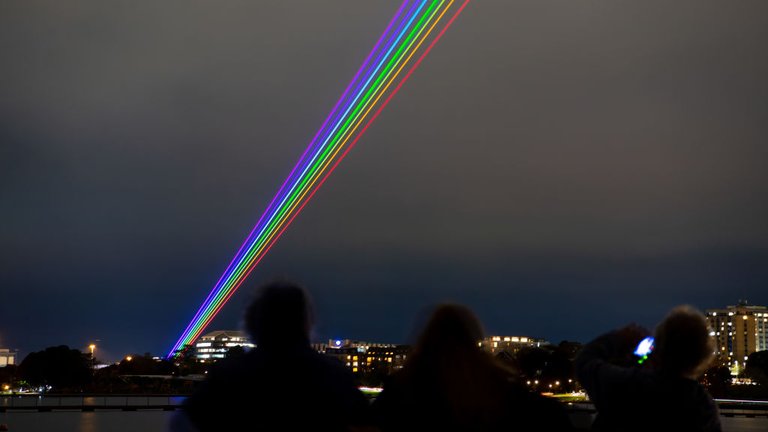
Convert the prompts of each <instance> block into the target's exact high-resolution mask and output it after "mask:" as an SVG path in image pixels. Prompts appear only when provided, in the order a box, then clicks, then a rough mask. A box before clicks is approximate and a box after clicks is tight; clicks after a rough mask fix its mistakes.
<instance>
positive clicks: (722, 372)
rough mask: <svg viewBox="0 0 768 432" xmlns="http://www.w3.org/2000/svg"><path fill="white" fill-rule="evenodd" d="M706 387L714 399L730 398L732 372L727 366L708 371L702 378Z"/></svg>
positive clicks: (712, 368)
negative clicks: (729, 389)
mask: <svg viewBox="0 0 768 432" xmlns="http://www.w3.org/2000/svg"><path fill="white" fill-rule="evenodd" d="M701 379H702V382H703V384H704V386H705V387H706V388H707V390H708V391H709V393H710V394H711V395H712V396H713V397H720V398H722V397H726V396H728V388H729V387H730V385H731V371H730V369H728V368H727V367H725V366H714V367H711V368H709V369H707V370H706V372H704V375H702V377H701Z"/></svg>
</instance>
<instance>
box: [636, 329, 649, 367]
mask: <svg viewBox="0 0 768 432" xmlns="http://www.w3.org/2000/svg"><path fill="white" fill-rule="evenodd" d="M652 352H653V337H652V336H648V337H646V338H645V339H643V340H641V341H640V343H639V344H637V347H636V348H635V351H634V354H635V356H637V357H638V359H637V364H643V362H645V361H646V360H648V356H649V355H650V354H651V353H652Z"/></svg>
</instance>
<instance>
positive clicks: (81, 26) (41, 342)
mask: <svg viewBox="0 0 768 432" xmlns="http://www.w3.org/2000/svg"><path fill="white" fill-rule="evenodd" d="M396 7H397V3H396V2H394V1H374V2H371V1H366V2H355V1H342V0H339V1H333V2H314V1H304V0H302V1H294V2H286V1H269V2H267V1H259V2H252V1H251V2H249V1H244V0H231V1H225V2H217V3H216V4H212V3H210V2H200V1H192V2H189V1H181V0H168V1H162V2H136V1H131V2H129V1H117V0H112V1H80V2H75V3H72V2H67V3H62V2H59V1H53V0H50V1H10V2H9V1H6V2H3V5H2V6H0V64H2V65H3V67H2V70H0V203H2V209H1V210H2V219H1V220H0V222H1V223H0V244H1V245H2V250H0V289H1V291H0V294H1V295H2V301H0V316H3V318H4V319H3V326H2V327H3V328H2V329H0V344H6V345H12V346H13V347H19V348H22V349H24V350H27V351H29V350H35V349H41V348H43V347H44V346H47V345H52V344H58V343H68V344H71V345H73V346H77V345H81V346H85V345H86V344H87V343H88V342H89V340H92V339H99V340H100V341H101V342H100V343H101V344H103V345H104V346H105V349H106V350H108V351H111V352H113V353H115V355H121V354H122V353H123V352H127V351H139V352H144V351H152V352H158V353H159V352H162V351H163V350H165V349H167V347H168V346H169V345H170V344H171V343H172V342H173V341H174V340H175V338H176V336H177V333H179V332H180V330H181V329H182V327H183V326H184V325H185V324H186V321H187V320H188V319H189V318H190V315H191V313H192V311H193V310H194V309H196V308H197V306H198V305H199V302H200V301H201V300H202V299H203V298H204V296H205V295H206V293H207V291H208V289H209V288H210V286H211V285H212V284H213V282H215V280H216V279H217V278H218V275H219V273H220V272H221V271H222V270H223V268H224V267H225V266H226V264H227V263H228V259H229V258H230V255H231V254H232V253H234V251H235V250H236V248H237V247H238V246H239V242H240V241H241V240H242V239H243V237H244V236H245V234H247V232H248V231H249V229H250V227H251V224H253V223H255V221H256V220H257V218H258V215H259V213H260V211H262V209H263V207H264V206H265V205H266V204H267V203H268V201H269V199H270V198H271V194H273V193H274V191H275V190H276V188H277V187H278V186H279V185H280V184H281V182H282V179H283V176H285V175H286V174H287V172H288V171H289V170H290V168H291V166H292V164H293V162H294V161H295V160H296V159H297V158H298V156H299V155H300V154H301V152H302V151H303V148H304V146H305V145H306V143H307V141H308V140H309V138H311V136H312V135H313V134H314V132H315V128H316V127H318V126H319V125H320V123H321V122H322V120H323V119H324V118H325V115H326V114H327V111H328V109H329V108H330V107H332V106H333V103H334V102H335V98H336V97H338V95H339V94H340V93H341V91H342V90H343V88H344V86H345V85H346V82H347V80H348V79H350V78H351V76H352V75H353V73H354V71H355V70H356V69H357V66H358V64H359V62H360V61H361V60H362V59H363V58H364V57H365V55H366V54H367V52H368V50H369V49H370V47H371V46H372V44H373V43H374V42H375V40H376V39H377V37H378V35H379V33H380V32H381V30H382V29H383V28H384V27H385V25H386V23H387V22H388V20H389V18H390V17H391V14H392V13H393V12H394V10H395V9H396ZM766 40H768V5H766V3H765V2H764V1H760V0H754V1H741V2H737V3H733V4H731V3H729V4H724V3H722V2H714V1H704V2H702V1H693V0H690V1H688V0H686V1H677V2H674V4H671V3H670V2H660V1H651V2H642V3H635V2H625V1H598V2H573V1H549V2H542V1H506V0H503V1H502V0H499V1H490V0H476V1H474V2H472V3H470V5H469V6H468V8H467V9H466V11H465V13H464V14H463V15H462V16H461V17H460V18H459V20H458V21H457V23H456V25H454V26H453V27H452V28H451V29H450V31H449V32H448V33H447V34H446V36H445V38H444V39H443V41H442V42H441V43H440V44H439V45H438V46H437V47H436V48H435V50H434V51H433V53H432V54H431V55H430V57H429V58H428V59H427V60H426V61H425V62H424V63H423V65H422V67H421V69H419V71H418V72H417V73H416V74H415V75H414V76H413V78H412V80H411V81H409V83H408V84H407V85H406V86H405V87H404V89H403V91H402V92H401V93H400V94H398V96H397V97H396V98H395V99H394V100H393V103H392V104H391V105H390V106H389V107H388V109H387V110H386V111H385V112H384V113H383V114H382V116H381V117H380V118H379V120H378V121H377V123H376V124H375V125H374V126H373V127H371V129H370V131H369V132H368V134H367V135H366V136H365V138H364V139H363V140H362V141H361V142H360V144H359V145H358V147H357V148H356V149H355V150H354V151H353V152H352V153H351V154H350V156H349V157H348V158H347V159H346V160H345V161H344V163H343V164H342V165H341V166H340V168H339V170H337V172H336V173H335V174H334V176H333V177H331V179H330V180H329V181H328V183H327V184H326V186H325V187H324V189H323V190H321V191H320V192H319V193H318V194H317V196H316V198H315V200H314V201H313V202H312V203H311V204H310V205H309V206H308V207H307V209H306V210H305V212H304V214H302V215H301V216H300V217H299V218H298V219H297V221H296V223H295V224H294V226H292V228H291V229H290V230H289V231H288V232H287V233H286V235H285V236H284V238H283V239H282V241H281V242H280V243H279V244H278V246H277V247H276V248H275V249H274V250H273V252H272V253H271V255H270V256H268V257H267V258H266V259H265V261H264V262H263V263H262V265H261V268H260V270H257V271H256V272H255V273H254V276H253V280H252V281H251V282H250V285H253V284H255V283H258V282H260V281H262V280H264V279H268V278H270V277H271V276H274V275H277V274H287V275H290V276H294V277H296V278H297V279H300V280H302V281H303V282H305V283H306V284H307V285H308V286H309V287H310V289H312V290H313V292H315V295H316V300H317V302H318V306H319V309H320V323H319V328H318V337H335V336H353V337H358V338H371V339H380V340H403V339H405V338H406V337H407V334H408V331H409V330H410V328H409V326H410V325H411V323H412V322H413V318H414V314H417V313H418V311H419V310H421V308H422V307H423V306H424V305H426V304H429V303H431V302H434V301H437V300H439V299H443V298H453V299H458V300H460V301H465V302H467V303H469V304H471V305H472V306H473V307H475V308H476V309H477V310H478V311H479V312H481V316H482V317H483V319H484V320H485V321H486V324H487V327H488V328H489V330H491V331H494V332H501V333H525V334H529V335H531V336H534V337H545V338H549V339H552V340H555V341H556V340H559V339H566V338H570V339H577V340H583V339H586V338H588V337H590V336H592V335H593V334H594V333H595V332H597V331H600V330H603V329H604V328H605V327H607V326H610V325H615V324H619V323H621V322H623V321H628V320H638V321H644V322H645V323H646V324H653V322H654V321H655V320H656V319H658V318H660V317H661V316H662V315H663V313H664V311H665V310H666V309H667V308H668V307H670V306H671V305H673V304H676V303H680V302H688V303H693V304H695V305H697V306H699V307H720V306H724V305H725V304H732V303H734V302H735V301H736V300H738V299H739V298H748V299H750V300H751V301H752V302H754V303H761V304H765V303H768V297H766V296H765V287H766V285H767V284H768V273H767V272H766V270H765V269H766V268H768V200H766V199H765V197H766V196H768V171H767V170H765V161H766V160H768V147H766V145H765V144H766V143H768V126H766V125H768V104H767V103H766V101H768V78H766V77H768V56H766V55H765V49H764V45H765V42H764V41H766ZM248 289H249V288H244V289H243V291H244V292H243V293H241V294H238V295H237V296H235V297H234V298H233V300H232V303H231V305H230V306H228V307H227V308H226V309H225V311H224V312H223V313H222V316H221V317H220V318H218V319H217V321H216V322H215V323H214V325H217V326H221V327H232V326H236V325H237V324H238V322H239V314H240V308H241V307H242V305H243V304H244V302H245V301H247V297H248V296H247V293H245V291H247V290H248Z"/></svg>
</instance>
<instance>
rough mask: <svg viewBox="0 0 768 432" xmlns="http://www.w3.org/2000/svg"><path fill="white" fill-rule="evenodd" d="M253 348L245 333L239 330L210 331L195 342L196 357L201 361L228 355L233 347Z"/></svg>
mask: <svg viewBox="0 0 768 432" xmlns="http://www.w3.org/2000/svg"><path fill="white" fill-rule="evenodd" d="M238 346H239V347H243V348H245V349H249V348H253V347H254V346H255V345H254V344H252V343H251V342H250V341H249V340H248V337H246V336H245V333H243V332H241V331H237V330H217V331H213V332H210V333H208V334H206V335H204V336H201V337H200V339H198V340H197V342H196V343H195V357H196V358H197V359H198V360H200V361H215V360H218V359H223V358H225V357H226V356H227V352H229V350H230V349H231V348H233V347H238Z"/></svg>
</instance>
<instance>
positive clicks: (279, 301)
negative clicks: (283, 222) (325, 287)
mask: <svg viewBox="0 0 768 432" xmlns="http://www.w3.org/2000/svg"><path fill="white" fill-rule="evenodd" d="M311 309H312V308H311V305H310V300H309V296H308V294H307V292H306V291H305V290H304V289H302V288H301V287H299V286H296V285H293V284H290V283H283V282H280V283H272V284H269V285H266V286H264V287H263V288H261V290H260V291H259V292H258V295H257V297H256V298H255V300H254V301H253V302H252V303H251V304H250V305H249V306H248V308H247V310H246V314H245V325H246V329H247V331H248V332H249V333H250V335H251V337H252V338H253V342H254V343H255V344H256V345H257V347H256V348H254V349H252V350H251V351H249V352H248V353H246V354H245V355H243V356H240V357H239V358H237V359H235V360H232V361H229V362H226V361H225V362H224V363H222V364H221V365H220V367H216V368H214V369H212V370H211V371H210V372H209V376H208V377H207V379H206V381H205V382H204V383H203V384H202V386H201V388H200V389H199V390H198V391H197V392H195V393H194V394H193V395H192V396H191V397H190V398H188V399H187V400H186V402H185V404H184V407H183V408H184V412H185V413H186V414H187V418H188V419H189V420H191V423H192V424H194V426H195V427H196V429H197V430H199V431H203V432H205V431H234V430H253V431H267V430H275V431H278V430H279V431H294V430H296V431H298V430H312V431H346V430H349V429H350V426H354V425H362V424H364V423H365V422H366V415H367V410H368V408H369V406H368V405H369V404H368V400H367V399H366V397H365V396H364V395H363V394H362V393H361V392H360V391H359V390H358V389H357V387H356V386H355V382H354V377H353V376H352V374H351V372H349V371H348V370H347V369H346V368H345V367H344V366H343V365H342V364H341V363H340V362H338V361H337V360H335V359H332V358H330V357H327V356H325V355H322V354H319V353H317V352H316V351H314V350H313V349H312V348H311V346H310V344H309V334H310V328H311V326H312V310H311ZM217 366H219V365H217ZM181 423H183V421H182V422H176V424H181ZM172 429H173V426H172ZM178 429H179V430H181V429H183V428H181V427H180V428H178Z"/></svg>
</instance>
